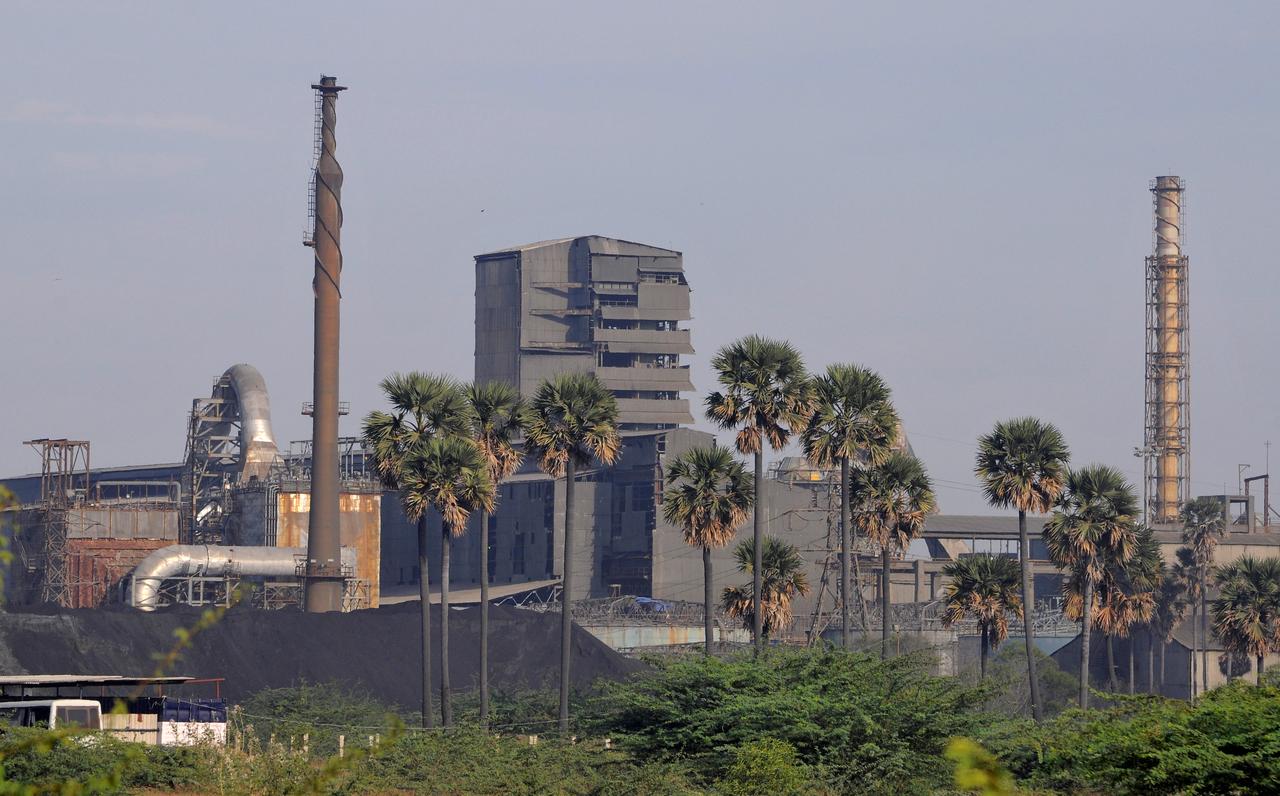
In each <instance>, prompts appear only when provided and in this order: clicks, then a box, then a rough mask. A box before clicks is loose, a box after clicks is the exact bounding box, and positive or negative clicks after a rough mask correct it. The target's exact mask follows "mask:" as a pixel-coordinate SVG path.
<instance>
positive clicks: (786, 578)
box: [720, 536, 809, 639]
mask: <svg viewBox="0 0 1280 796" xmlns="http://www.w3.org/2000/svg"><path fill="white" fill-rule="evenodd" d="M733 558H734V560H735V561H737V562H738V571H739V572H743V573H746V574H748V575H751V576H752V577H751V582H750V583H748V584H746V585H744V586H727V587H725V590H724V592H723V593H722V594H721V597H720V603H721V606H722V607H723V608H724V612H725V613H726V614H727V615H729V616H731V617H736V618H738V619H741V620H742V624H743V626H744V627H748V628H755V627H757V626H758V627H759V628H760V632H761V638H765V639H768V638H769V637H770V636H771V635H773V633H774V632H779V633H780V632H782V631H784V630H786V629H787V628H788V627H790V626H791V619H792V613H791V601H792V600H794V599H795V598H796V597H803V596H804V595H806V594H808V593H809V576H808V575H806V574H805V571H804V559H803V558H801V557H800V550H799V549H797V548H796V546H795V545H793V544H789V543H787V542H784V541H782V540H781V539H779V538H777V537H776V536H766V537H765V538H764V551H763V552H762V553H761V555H759V556H757V555H756V552H755V541H754V540H753V539H743V540H742V541H741V542H738V546H737V547H735V548H734V549H733ZM757 560H759V561H760V562H761V567H760V569H761V574H760V577H759V578H757V577H755V572H756V570H755V566H756V565H755V562H756V561H757ZM756 583H759V584H760V599H759V601H757V600H756V599H755V594H756V592H755V584H756ZM757 605H759V606H760V611H761V613H762V614H763V618H762V619H761V621H760V622H759V624H757V623H756V621H755V610H756V606H757Z"/></svg>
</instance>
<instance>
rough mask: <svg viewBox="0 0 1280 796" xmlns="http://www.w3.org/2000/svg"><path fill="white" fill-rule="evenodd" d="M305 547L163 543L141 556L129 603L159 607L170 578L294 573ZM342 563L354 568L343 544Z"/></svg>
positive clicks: (150, 608) (143, 607)
mask: <svg viewBox="0 0 1280 796" xmlns="http://www.w3.org/2000/svg"><path fill="white" fill-rule="evenodd" d="M306 553H307V551H306V548H302V547H215V546H213V545H199V544H175V545H170V546H169V547H162V548H160V549H159V550H156V551H155V552H153V553H151V555H149V556H147V557H146V558H144V559H142V562H141V563H140V564H138V566H137V567H135V568H134V570H133V583H132V585H131V586H130V588H129V604H130V605H132V606H133V607H134V608H137V609H138V610H140V611H154V610H155V609H156V608H158V607H159V599H160V586H161V584H162V583H164V581H165V580H167V579H169V578H182V577H191V576H200V575H212V576H217V575H221V574H223V573H226V572H235V573H236V574H237V575H246V576H256V577H294V576H295V575H297V566H298V562H299V561H301V560H303V559H304V558H305V557H306ZM341 556H342V563H343V566H344V567H349V568H350V570H349V571H352V572H354V571H355V567H356V551H355V550H354V549H353V548H350V547H344V548H342V553H341Z"/></svg>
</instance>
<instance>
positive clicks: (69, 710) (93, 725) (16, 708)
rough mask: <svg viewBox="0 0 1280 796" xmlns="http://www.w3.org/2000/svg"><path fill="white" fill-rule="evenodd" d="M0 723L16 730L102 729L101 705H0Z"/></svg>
mask: <svg viewBox="0 0 1280 796" xmlns="http://www.w3.org/2000/svg"><path fill="white" fill-rule="evenodd" d="M0 722H3V723H5V724H10V725H13V726H16V727H48V728H49V729H51V730H56V729H59V728H61V729H69V728H71V727H79V728H81V729H85V730H101V729H102V705H100V704H98V703H97V702H94V701H93V700H91V699H28V700H23V701H20V702H0Z"/></svg>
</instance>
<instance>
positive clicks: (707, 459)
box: [662, 446, 755, 655]
mask: <svg viewBox="0 0 1280 796" xmlns="http://www.w3.org/2000/svg"><path fill="white" fill-rule="evenodd" d="M754 502H755V488H754V487H753V486H752V484H751V479H750V478H748V477H747V471H746V468H744V467H743V466H742V462H740V461H738V460H736V459H734V458H733V454H731V453H730V452H729V450H728V449H727V448H721V447H718V446H717V447H711V448H692V449H690V450H687V451H685V452H684V453H682V454H680V455H679V456H678V457H676V459H675V461H673V462H672V463H671V466H670V467H669V468H668V469H667V488H666V490H665V491H664V492H663V495H662V514H663V516H664V517H665V518H666V520H667V522H669V523H671V524H672V525H675V526H678V527H679V528H681V529H682V530H683V531H684V540H685V542H687V543H688V544H691V545H693V546H695V547H701V548H702V578H703V609H704V611H705V614H704V617H703V625H704V627H703V638H704V642H705V646H706V654H707V655H710V654H711V643H712V609H713V605H714V599H713V597H712V579H711V551H712V550H713V549H715V548H719V547H724V546H725V545H727V544H729V542H730V541H732V540H733V535H734V534H735V533H737V531H738V526H740V525H742V523H744V522H746V519H747V514H748V513H749V512H750V511H751V506H752V504H753V503H754Z"/></svg>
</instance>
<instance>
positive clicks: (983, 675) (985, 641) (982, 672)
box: [978, 622, 991, 682]
mask: <svg viewBox="0 0 1280 796" xmlns="http://www.w3.org/2000/svg"><path fill="white" fill-rule="evenodd" d="M990 644H991V636H990V635H989V634H988V631H987V623H986V622H983V623H982V657H981V658H980V660H981V663H980V664H979V665H978V681H979V682H984V681H985V680H986V679H987V649H988V648H989V647H990Z"/></svg>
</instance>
